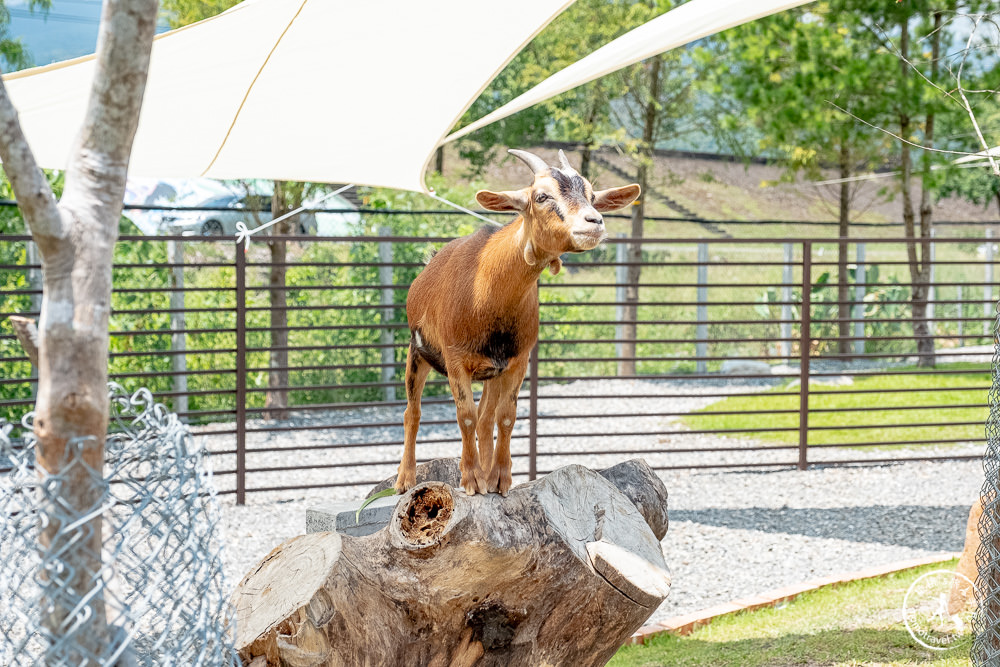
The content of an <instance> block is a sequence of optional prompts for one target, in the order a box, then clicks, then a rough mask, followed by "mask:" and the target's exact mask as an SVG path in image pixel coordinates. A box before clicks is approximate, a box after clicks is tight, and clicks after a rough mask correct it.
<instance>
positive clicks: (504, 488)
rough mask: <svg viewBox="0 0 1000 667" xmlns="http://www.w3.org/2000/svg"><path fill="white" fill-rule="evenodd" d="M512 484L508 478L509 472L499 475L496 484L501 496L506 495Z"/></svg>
mask: <svg viewBox="0 0 1000 667" xmlns="http://www.w3.org/2000/svg"><path fill="white" fill-rule="evenodd" d="M511 486H513V482H512V480H511V478H510V473H508V474H506V475H501V476H500V483H499V484H497V491H499V492H500V495H501V496H504V497H506V496H507V493H508V492H509V491H510V487H511Z"/></svg>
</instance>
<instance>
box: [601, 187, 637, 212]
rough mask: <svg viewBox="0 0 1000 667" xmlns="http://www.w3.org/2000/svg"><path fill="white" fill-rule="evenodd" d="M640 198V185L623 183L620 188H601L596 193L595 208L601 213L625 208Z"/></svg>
mask: <svg viewBox="0 0 1000 667" xmlns="http://www.w3.org/2000/svg"><path fill="white" fill-rule="evenodd" d="M638 198H639V186H638V185H636V184H635V183H633V184H632V185H623V186H621V187H620V188H611V189H610V190H600V191H599V192H595V193H594V208H596V209H597V210H598V211H600V212H601V213H604V212H606V211H617V210H618V209H620V208H625V207H626V206H628V205H629V204H631V203H632V202H634V201H635V200H636V199H638Z"/></svg>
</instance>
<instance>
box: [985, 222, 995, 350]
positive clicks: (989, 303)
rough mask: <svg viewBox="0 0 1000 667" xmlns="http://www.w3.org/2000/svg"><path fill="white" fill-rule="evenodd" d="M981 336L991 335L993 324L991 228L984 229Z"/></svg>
mask: <svg viewBox="0 0 1000 667" xmlns="http://www.w3.org/2000/svg"><path fill="white" fill-rule="evenodd" d="M983 282H984V283H985V284H984V285H983V317H985V318H986V319H985V320H984V321H983V336H986V337H989V336H991V335H992V334H991V332H990V327H991V326H992V325H993V230H992V229H987V230H986V276H985V278H984V280H983Z"/></svg>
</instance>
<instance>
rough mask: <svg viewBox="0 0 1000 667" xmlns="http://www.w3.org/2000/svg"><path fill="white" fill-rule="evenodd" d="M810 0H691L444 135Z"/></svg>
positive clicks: (455, 136) (485, 122) (462, 133)
mask: <svg viewBox="0 0 1000 667" xmlns="http://www.w3.org/2000/svg"><path fill="white" fill-rule="evenodd" d="M810 2H812V0H691V1H690V2H687V3H685V4H683V5H681V6H680V7H677V8H676V9H673V10H671V11H669V12H667V13H666V14H663V15H661V16H658V17H656V18H655V19H653V20H652V21H650V22H648V23H646V24H644V25H641V26H639V27H638V28H636V29H635V30H632V31H630V32H628V33H626V34H624V35H622V36H621V37H619V38H618V39H616V40H614V41H612V42H609V43H608V44H606V45H604V46H602V47H601V48H599V49H598V50H597V51H594V52H593V53H591V54H590V55H589V56H587V57H586V58H583V59H582V60H578V61H577V62H575V63H573V64H572V65H570V66H569V67H567V68H566V69H564V70H561V71H559V72H556V73H555V74H553V75H552V76H550V77H549V78H547V79H545V80H544V81H542V82H541V83H540V84H538V85H537V86H535V87H534V88H532V89H531V90H529V91H527V92H526V93H524V94H522V95H521V96H520V97H517V98H515V99H513V100H511V101H510V102H508V103H507V104H505V105H504V106H502V107H500V108H499V109H497V110H495V111H493V112H492V113H490V114H488V115H486V116H483V117H482V118H481V119H479V120H477V121H476V122H474V123H472V124H470V125H467V126H465V127H463V128H462V129H461V130H459V131H458V132H455V133H454V134H452V135H450V136H449V137H448V138H447V139H446V140H445V141H453V140H455V139H458V138H460V137H464V136H465V135H467V134H469V133H470V132H474V131H476V130H478V129H479V128H481V127H484V126H486V125H489V124H490V123H495V122H496V121H498V120H500V119H501V118H506V117H507V116H511V115H513V114H515V113H517V112H518V111H521V110H523V109H527V108H528V107H530V106H532V105H535V104H538V103H539V102H544V101H545V100H547V99H549V98H551V97H555V96H556V95H559V94H560V93H565V92H566V91H567V90H572V89H573V88H576V87H577V86H582V85H583V84H585V83H587V82H589V81H593V80H594V79H598V78H600V77H602V76H605V75H607V74H611V73H612V72H615V71H617V70H619V69H621V68H623V67H628V66H629V65H633V64H635V63H637V62H639V61H641V60H645V59H646V58H651V57H653V56H655V55H657V54H660V53H663V52H664V51H669V50H671V49H675V48H677V47H678V46H683V45H685V44H689V43H691V42H693V41H695V40H698V39H701V38H703V37H708V36H709V35H713V34H715V33H717V32H721V31H723V30H726V29H727V28H732V27H735V26H738V25H741V24H743V23H748V22H750V21H753V20H755V19H759V18H761V17H764V16H769V15H771V14H776V13H778V12H781V11H784V10H786V9H791V8H792V7H798V6H799V5H805V4H808V3H810Z"/></svg>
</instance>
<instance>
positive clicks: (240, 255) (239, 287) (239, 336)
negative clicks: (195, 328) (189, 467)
mask: <svg viewBox="0 0 1000 667" xmlns="http://www.w3.org/2000/svg"><path fill="white" fill-rule="evenodd" d="M235 247H236V504H237V505H245V504H246V501H247V479H246V477H247V423H246V422H247V310H246V296H247V256H246V249H245V248H244V246H243V244H242V243H240V242H238V241H237V243H236V246H235Z"/></svg>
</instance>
